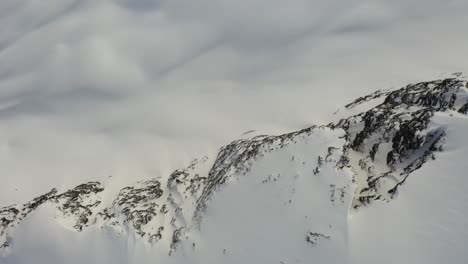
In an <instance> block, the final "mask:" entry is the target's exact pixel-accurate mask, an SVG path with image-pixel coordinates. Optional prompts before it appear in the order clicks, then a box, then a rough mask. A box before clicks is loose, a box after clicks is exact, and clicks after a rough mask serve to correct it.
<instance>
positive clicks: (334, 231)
mask: <svg viewBox="0 0 468 264" xmlns="http://www.w3.org/2000/svg"><path fill="white" fill-rule="evenodd" d="M467 113H468V88H467V82H466V81H464V80H462V79H459V78H456V77H453V78H446V79H440V80H434V81H428V82H421V83H415V84H410V85H407V86H405V87H403V88H400V89H396V90H385V91H383V90H381V91H377V92H374V93H372V94H369V95H367V96H363V97H360V98H358V99H356V100H355V101H353V102H351V103H349V104H347V105H346V106H344V107H342V108H340V109H339V110H338V111H337V112H336V113H335V116H336V121H334V122H331V123H329V124H325V125H320V126H311V127H308V128H304V129H302V130H298V131H294V132H291V133H287V134H282V135H278V136H270V135H254V136H250V137H248V135H249V134H246V135H245V136H244V138H242V139H239V140H235V141H233V142H231V143H229V144H228V145H225V146H223V147H221V148H220V149H219V152H218V154H217V155H216V156H203V157H199V158H196V159H193V161H192V162H191V163H190V164H187V167H185V168H181V169H178V170H175V171H173V172H172V173H171V174H170V175H168V176H167V177H165V178H154V179H147V180H142V181H136V182H135V183H134V184H132V185H129V186H125V187H123V188H120V189H115V188H108V187H107V184H106V183H103V182H98V181H92V182H84V183H82V184H79V185H78V186H76V187H72V188H69V189H63V190H59V189H56V188H54V189H52V190H50V191H49V192H46V193H44V194H42V195H40V196H37V197H35V198H33V199H31V200H30V201H28V202H26V203H21V204H13V205H10V206H6V207H3V208H0V250H1V257H0V262H1V263H284V264H286V263H371V262H378V263H467V262H468V254H467V253H466V243H465V242H467V241H468V229H467V228H466V227H467V225H468V217H467V214H468V210H467V209H468V207H467V205H466V199H465V198H466V187H467V186H468V177H467V174H466V172H467V171H468V165H467V164H468V163H467V162H466V157H468V153H467V151H468V146H467V145H466V144H467V142H468V141H467V140H466V135H467V134H468V115H467ZM111 181H112V179H109V181H108V182H111ZM30 237H36V239H35V240H30V239H29V238H30ZM30 241H33V242H30ZM41 241H44V242H41ZM45 245H47V246H45Z"/></svg>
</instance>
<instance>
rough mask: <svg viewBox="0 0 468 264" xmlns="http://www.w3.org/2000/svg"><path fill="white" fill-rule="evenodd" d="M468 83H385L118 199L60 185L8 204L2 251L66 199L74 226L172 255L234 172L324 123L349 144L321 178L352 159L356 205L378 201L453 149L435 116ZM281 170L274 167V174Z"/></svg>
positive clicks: (331, 152) (0, 226) (61, 210)
mask: <svg viewBox="0 0 468 264" xmlns="http://www.w3.org/2000/svg"><path fill="white" fill-rule="evenodd" d="M466 85H467V84H466V82H465V81H462V80H460V79H455V78H451V79H445V80H436V81H431V82H423V83H418V84H413V85H408V86H406V87H404V88H401V89H399V90H396V91H378V92H375V93H373V94H370V95H368V96H364V97H361V98H358V99H357V100H355V101H353V102H352V103H350V104H348V105H346V106H345V110H350V109H353V108H355V107H357V106H362V105H364V104H366V103H369V102H370V101H376V100H377V101H378V100H381V102H380V104H377V105H376V106H374V107H370V109H367V110H365V111H363V112H362V113H359V114H356V115H352V116H348V117H345V118H343V119H341V120H339V121H337V122H334V123H331V124H328V125H326V126H312V127H309V128H306V129H303V130H299V131H295V132H292V133H288V134H284V135H280V136H256V137H254V138H251V139H242V140H237V141H234V142H232V143H230V144H228V145H226V146H224V147H222V148H221V149H220V151H219V153H218V155H217V157H216V158H215V159H214V161H212V163H210V162H209V161H210V160H209V158H208V157H204V158H202V159H196V160H194V161H193V162H192V163H191V164H190V165H189V166H188V167H187V168H185V169H182V170H176V171H174V172H173V173H172V174H171V175H170V176H169V177H168V179H167V181H164V180H163V179H150V180H146V181H141V182H137V183H136V184H135V185H133V186H127V187H124V188H122V189H121V190H120V192H119V193H118V194H117V196H116V197H115V198H114V199H113V200H112V203H111V204H105V203H104V202H103V199H102V198H101V194H102V193H104V192H105V191H106V189H105V186H103V185H102V184H101V183H99V182H89V183H85V184H81V185H79V186H77V187H75V188H73V189H71V190H68V191H65V192H62V193H58V190H56V189H53V190H51V191H50V192H48V193H46V194H44V195H41V196H39V197H37V198H35V199H33V200H32V201H31V202H29V203H26V204H23V205H12V206H8V207H4V208H1V209H0V250H1V249H2V248H7V247H8V246H9V245H10V243H9V241H10V240H11V238H10V232H11V231H12V230H13V229H14V228H15V227H16V226H17V225H18V224H19V223H20V222H21V220H23V219H24V218H25V217H27V216H28V215H29V214H30V213H32V212H33V211H35V210H36V209H37V208H38V207H40V206H41V205H43V204H46V203H47V204H50V205H52V206H54V207H56V208H57V213H58V214H59V215H60V216H61V217H62V218H63V219H66V221H65V222H66V223H65V225H67V223H69V224H68V226H69V227H71V228H72V229H74V230H76V231H82V230H84V229H85V228H86V227H89V226H98V227H101V228H111V229H113V230H115V231H116V232H121V233H125V232H133V233H135V234H136V235H137V236H139V237H141V238H142V239H144V240H145V241H148V242H150V243H160V241H161V239H162V238H163V237H168V238H169V239H168V240H167V241H169V242H167V243H168V244H167V245H165V246H167V248H168V250H169V254H171V253H172V252H173V251H174V250H176V249H177V247H178V245H179V243H180V242H181V241H182V240H183V239H188V237H189V233H190V231H191V230H196V229H197V227H198V225H199V222H200V221H201V220H202V217H203V213H204V211H205V210H206V209H207V208H208V207H209V201H210V199H212V198H213V195H214V194H215V193H216V192H217V191H218V190H219V189H220V188H221V187H222V186H223V184H226V183H227V182H228V181H229V180H231V179H233V178H235V179H241V178H242V176H244V175H245V174H246V173H248V172H249V171H250V169H251V166H252V165H253V164H254V163H255V162H256V160H257V159H259V158H262V157H263V156H266V155H269V154H270V153H274V152H275V151H279V150H280V149H282V148H284V147H285V146H288V145H289V144H295V143H296V142H297V141H298V140H299V139H302V138H307V137H309V136H311V134H313V133H316V132H317V131H321V132H323V133H328V132H330V131H339V132H340V133H337V134H339V135H341V137H342V138H343V139H344V140H342V142H344V143H343V145H342V146H330V147H329V148H328V151H327V152H325V153H323V154H321V155H319V156H318V157H312V158H311V160H313V161H314V162H316V163H317V165H316V166H315V168H314V169H313V170H311V171H310V174H311V175H312V176H316V177H318V176H319V175H320V174H321V173H322V168H323V166H325V165H327V164H328V165H331V166H334V167H335V168H336V170H343V169H347V168H349V169H350V171H352V172H353V173H352V175H350V176H351V177H353V181H354V183H355V186H354V188H355V191H354V197H353V199H352V205H351V207H352V208H359V207H360V206H362V205H365V204H368V203H369V202H371V201H373V200H387V201H389V200H391V199H392V198H394V197H395V195H396V193H397V190H398V187H399V186H400V185H401V184H403V183H404V182H405V180H406V179H407V177H408V176H409V175H410V174H411V173H412V172H413V171H415V170H417V169H418V168H420V167H421V166H422V165H423V164H424V163H425V162H426V161H427V160H429V159H430V158H433V157H434V152H435V151H441V150H442V149H443V140H444V137H445V135H446V128H445V127H444V126H443V125H439V124H437V123H434V122H433V120H434V117H436V116H437V115H438V114H442V113H444V114H449V115H455V114H457V115H460V114H467V112H468V89H467V87H466ZM374 105H375V104H374ZM337 154H339V156H340V157H336V155H337ZM294 159H295V157H294V156H292V157H291V160H292V161H294ZM305 162H306V161H304V163H305ZM210 164H212V165H211V166H210V167H206V166H207V165H208V166H209V165H210ZM279 177H280V175H278V176H277V177H273V176H272V175H269V176H268V177H267V179H265V180H264V183H266V182H270V181H271V179H274V181H276V179H277V178H279ZM329 186H330V190H329V195H330V201H331V202H332V203H333V204H337V203H344V201H345V200H344V197H345V195H346V192H347V191H348V189H349V187H348V186H335V185H334V184H330V185H329ZM289 203H291V200H289ZM330 238H331V237H330V236H328V235H323V234H321V233H316V232H308V233H306V241H307V242H309V243H311V244H316V243H318V241H319V240H323V239H330ZM193 245H194V246H195V244H193Z"/></svg>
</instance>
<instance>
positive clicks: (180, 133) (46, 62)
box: [0, 0, 468, 206]
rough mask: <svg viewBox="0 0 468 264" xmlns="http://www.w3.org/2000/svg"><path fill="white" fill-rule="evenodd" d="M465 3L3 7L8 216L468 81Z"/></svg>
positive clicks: (0, 73)
mask: <svg viewBox="0 0 468 264" xmlns="http://www.w3.org/2000/svg"><path fill="white" fill-rule="evenodd" d="M467 14H468V2H467V1H465V0H444V1H442V0H438V1H436V0H413V1H411V0H389V1H377V0H346V1H344V0H342V1H335V0H291V1H277V0H249V1H239V0H217V1H209V0H197V1H194V0H47V1H45V0H1V1H0V167H1V168H2V173H1V175H0V179H1V181H2V184H1V185H0V206H1V205H4V204H7V203H9V202H10V201H16V194H15V192H16V191H15V190H16V189H20V190H22V191H30V192H31V196H32V195H35V194H39V193H43V192H44V190H46V189H48V188H51V187H52V186H59V187H70V186H71V185H74V184H76V183H80V182H81V181H83V180H102V179H105V178H106V177H107V176H109V175H113V176H115V177H117V178H120V179H123V180H124V181H127V180H128V181H132V182H133V181H134V180H135V179H141V178H146V177H154V176H165V175H167V174H168V173H169V172H170V171H171V170H173V169H175V168H178V167H180V166H184V165H185V164H186V163H187V162H188V161H189V160H190V159H191V158H194V157H199V156H203V155H205V154H211V155H213V154H215V153H216V150H217V148H218V147H220V146H221V145H223V144H226V143H228V142H229V141H230V140H233V139H236V138H238V137H239V136H240V135H241V134H242V133H243V132H245V131H247V130H252V129H253V130H258V131H259V133H273V134H274V133H281V132H286V131H290V130H294V129H299V128H303V127H306V126H309V125H311V124H322V123H325V122H328V121H330V120H331V119H332V113H333V112H334V111H335V110H336V109H337V108H339V107H341V106H342V105H343V104H345V103H346V102H348V101H350V100H352V99H353V98H355V97H357V96H360V95H363V94H365V93H368V92H372V91H375V90H377V89H388V88H397V87H398V86H400V85H405V84H407V83H408V82H415V81H422V80H428V79H435V78H440V77H442V76H449V75H450V74H451V73H453V72H459V71H461V72H464V73H466V72H468V34H466V33H467V30H466V25H468V15H467Z"/></svg>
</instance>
